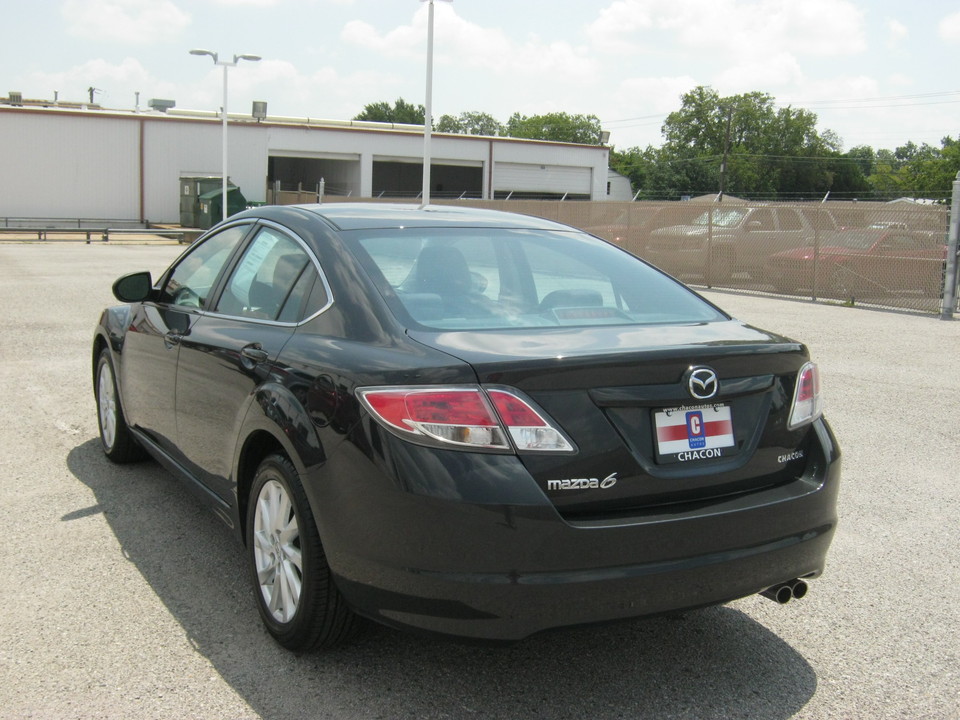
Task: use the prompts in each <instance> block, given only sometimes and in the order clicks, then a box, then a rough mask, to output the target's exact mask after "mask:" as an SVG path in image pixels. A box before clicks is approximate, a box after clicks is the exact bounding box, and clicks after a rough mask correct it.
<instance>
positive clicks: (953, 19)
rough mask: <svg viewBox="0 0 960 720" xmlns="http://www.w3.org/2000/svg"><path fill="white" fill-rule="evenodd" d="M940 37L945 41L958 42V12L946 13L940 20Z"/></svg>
mask: <svg viewBox="0 0 960 720" xmlns="http://www.w3.org/2000/svg"><path fill="white" fill-rule="evenodd" d="M939 31H940V37H941V38H943V39H944V40H946V41H947V42H960V12H955V13H953V14H952V15H947V16H946V17H945V18H943V20H941V21H940V25H939Z"/></svg>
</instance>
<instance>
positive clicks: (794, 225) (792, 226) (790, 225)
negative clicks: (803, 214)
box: [779, 209, 803, 230]
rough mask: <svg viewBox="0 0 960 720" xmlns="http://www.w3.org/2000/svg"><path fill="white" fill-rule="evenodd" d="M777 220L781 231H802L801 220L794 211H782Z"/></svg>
mask: <svg viewBox="0 0 960 720" xmlns="http://www.w3.org/2000/svg"><path fill="white" fill-rule="evenodd" d="M779 218H780V229H781V230H803V220H801V219H800V214H799V213H798V212H797V211H796V210H789V209H782V210H780V213H779Z"/></svg>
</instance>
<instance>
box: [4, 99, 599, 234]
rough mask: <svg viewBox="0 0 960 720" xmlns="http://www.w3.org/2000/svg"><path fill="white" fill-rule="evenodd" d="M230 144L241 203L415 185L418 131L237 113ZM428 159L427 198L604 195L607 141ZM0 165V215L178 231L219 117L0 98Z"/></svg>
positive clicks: (443, 147) (487, 141)
mask: <svg viewBox="0 0 960 720" xmlns="http://www.w3.org/2000/svg"><path fill="white" fill-rule="evenodd" d="M4 102H6V104H4ZM227 137H228V142H229V157H228V173H229V176H230V180H231V181H232V182H233V183H234V184H235V185H237V186H239V187H240V189H241V191H242V193H243V195H244V196H245V197H246V199H247V200H248V201H249V202H256V203H263V202H274V201H278V200H279V196H276V195H275V191H277V190H283V191H289V190H298V189H299V190H302V191H305V192H307V193H310V192H316V191H317V190H318V189H319V188H320V186H321V183H322V187H323V189H324V195H325V197H326V199H331V200H332V199H334V197H332V196H350V197H354V198H356V197H363V198H367V197H370V198H376V197H395V198H396V197H408V198H413V197H416V196H417V195H418V193H419V192H420V190H421V188H422V160H423V148H424V146H423V133H422V128H419V127H417V126H409V125H402V126H401V125H398V126H392V125H389V124H384V123H368V122H356V121H329V120H314V119H309V118H280V117H269V116H268V117H262V118H255V117H253V116H252V115H247V116H244V115H235V114H233V113H231V114H230V116H229V130H228V135H227ZM431 155H432V158H433V160H432V163H431V177H432V180H431V196H432V197H434V198H450V197H470V198H484V199H494V198H505V197H514V198H518V199H519V198H523V197H546V198H556V199H558V200H559V199H564V198H566V199H589V200H603V199H606V198H607V193H608V171H607V164H608V155H609V150H608V148H607V147H605V146H602V145H575V144H567V143H554V142H541V141H532V140H520V139H515V138H505V137H481V136H470V135H450V134H434V135H433V139H432V143H431ZM0 158H2V159H3V161H2V166H0V167H2V169H0V217H4V218H91V219H109V220H123V221H133V222H140V223H176V222H179V219H180V188H181V179H183V178H188V177H205V176H206V177H221V175H222V172H221V168H222V144H221V119H220V118H219V117H218V115H217V114H216V113H212V112H209V113H204V112H191V111H177V110H174V109H171V110H167V111H166V112H162V111H158V110H150V111H145V112H134V111H114V110H104V109H99V108H97V107H96V106H93V107H86V106H83V107H71V108H65V107H62V106H57V105H54V104H53V103H51V104H50V105H49V106H38V105H36V104H29V103H24V104H22V105H18V104H15V103H11V102H10V100H9V99H7V100H6V101H4V100H2V99H0Z"/></svg>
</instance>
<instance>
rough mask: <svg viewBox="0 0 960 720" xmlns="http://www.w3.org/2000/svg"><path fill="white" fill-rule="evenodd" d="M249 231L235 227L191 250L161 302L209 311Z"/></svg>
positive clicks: (242, 227) (165, 289)
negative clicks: (225, 269)
mask: <svg viewBox="0 0 960 720" xmlns="http://www.w3.org/2000/svg"><path fill="white" fill-rule="evenodd" d="M249 230H250V225H234V226H232V227H229V228H226V229H225V230H222V231H221V232H219V233H217V234H216V235H211V236H210V237H208V238H206V239H205V240H203V241H202V242H200V243H198V244H197V245H196V246H195V247H193V248H191V249H190V251H189V252H188V253H187V254H186V255H184V256H183V258H182V259H181V260H180V261H179V262H178V263H177V266H176V267H175V268H174V270H173V272H172V273H171V274H170V276H169V277H168V278H167V281H166V283H164V286H163V290H162V292H161V294H160V302H163V303H167V304H170V305H177V306H179V307H183V308H198V309H199V308H203V307H206V304H207V301H208V299H209V297H210V293H211V292H212V291H213V286H214V283H215V282H216V280H217V277H218V276H219V275H220V271H221V270H223V267H224V265H226V263H227V260H229V259H230V256H231V255H232V254H233V251H234V250H235V249H236V247H237V245H238V244H239V243H240V241H241V240H243V238H244V236H245V235H246V234H247V232H248V231H249Z"/></svg>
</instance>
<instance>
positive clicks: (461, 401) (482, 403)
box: [357, 385, 574, 452]
mask: <svg viewBox="0 0 960 720" xmlns="http://www.w3.org/2000/svg"><path fill="white" fill-rule="evenodd" d="M357 396H358V397H359V398H360V401H361V403H362V404H363V406H364V407H365V408H366V409H367V411H368V412H369V413H370V416H371V417H373V418H374V419H375V420H376V421H377V422H378V423H380V424H381V425H382V426H383V427H385V428H387V429H388V430H390V431H391V432H393V433H394V434H395V435H398V436H399V437H402V438H404V439H406V440H410V441H412V442H416V443H418V444H421V445H433V446H439V447H448V448H451V449H455V448H456V449H461V450H485V451H488V452H489V451H493V452H512V451H514V450H518V451H532V452H550V451H553V452H571V451H573V449H574V448H573V445H572V444H571V443H570V442H569V441H568V440H567V439H566V437H565V436H564V435H563V433H561V432H560V430H559V429H557V428H556V427H555V426H554V425H553V423H552V422H551V421H550V420H549V419H547V418H546V417H545V416H544V415H543V414H542V413H540V412H538V411H537V410H536V409H535V408H534V407H533V406H532V404H531V403H530V402H528V401H526V400H525V399H524V398H522V397H520V396H519V395H518V394H517V393H516V392H514V391H512V390H510V389H507V388H490V389H486V390H484V389H483V388H480V387H478V386H476V385H468V386H464V385H456V386H423V385H420V386H404V387H371V388H359V389H358V390H357ZM508 437H509V440H508Z"/></svg>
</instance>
